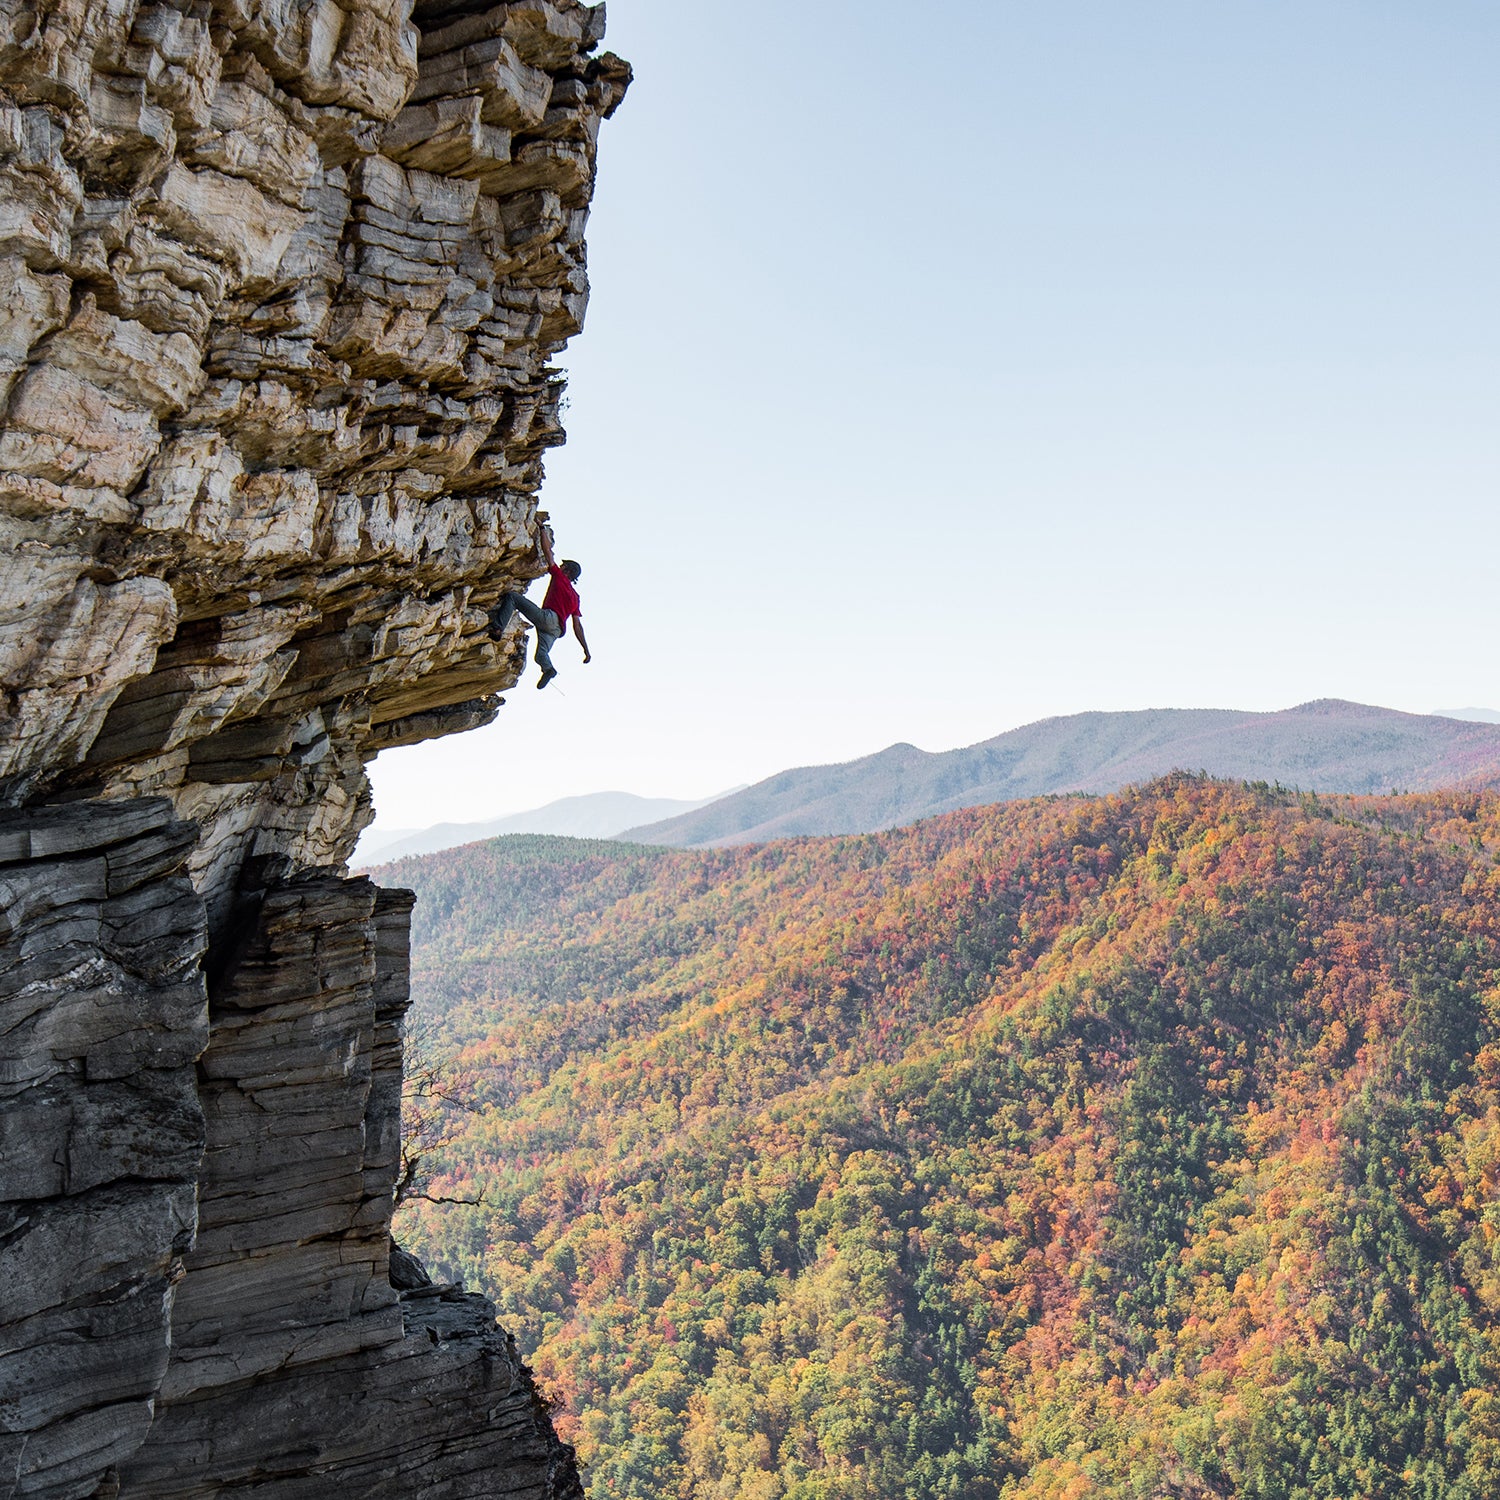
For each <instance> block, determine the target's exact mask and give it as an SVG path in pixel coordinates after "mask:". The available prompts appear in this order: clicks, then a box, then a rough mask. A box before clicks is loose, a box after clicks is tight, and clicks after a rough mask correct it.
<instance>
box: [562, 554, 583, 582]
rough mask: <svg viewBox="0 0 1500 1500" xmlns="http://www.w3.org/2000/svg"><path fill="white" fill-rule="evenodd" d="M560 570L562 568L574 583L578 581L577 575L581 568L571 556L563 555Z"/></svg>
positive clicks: (581, 570)
mask: <svg viewBox="0 0 1500 1500" xmlns="http://www.w3.org/2000/svg"><path fill="white" fill-rule="evenodd" d="M562 570H563V572H564V573H566V574H567V575H568V577H569V578H571V579H572V580H573V582H574V583H577V582H578V575H579V574H580V573H581V572H583V569H582V568H580V567H579V566H578V564H577V563H576V562H574V561H573V559H572V558H571V557H565V558H563V560H562Z"/></svg>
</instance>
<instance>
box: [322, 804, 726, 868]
mask: <svg viewBox="0 0 1500 1500" xmlns="http://www.w3.org/2000/svg"><path fill="white" fill-rule="evenodd" d="M736 790H738V788H736ZM724 795H725V794H724V793H722V792H718V793H715V795H714V796H713V797H700V798H697V799H696V800H694V799H688V798H681V797H637V796H636V795H635V793H634V792H590V793H588V794H586V795H585V796H581V797H562V798H559V799H558V800H557V801H556V802H549V803H547V804H546V805H545V806H544V807H534V808H530V809H528V810H527V811H525V812H518V813H510V814H509V815H507V816H506V817H503V818H489V819H487V820H485V821H483V822H479V823H435V824H433V826H432V827H431V828H419V829H404V830H397V831H393V833H392V835H391V836H390V837H387V838H383V839H382V838H379V837H377V838H375V839H369V838H366V839H365V840H362V841H361V845H360V847H359V848H358V849H356V850H355V853H354V858H353V859H352V860H351V861H350V863H351V864H353V865H355V866H356V867H358V868H365V867H368V866H369V865H372V864H374V863H375V862H376V861H377V860H378V861H379V863H381V864H386V863H387V862H388V861H390V860H393V859H404V858H405V857H406V856H407V855H409V854H435V853H437V851H438V850H440V849H452V848H456V847H457V846H458V845H460V844H472V843H475V842H476V841H477V840H479V839H492V838H498V837H499V836H500V835H501V834H506V833H545V834H555V835H558V836H560V837H563V838H575V839H608V838H614V837H615V835H616V834H618V833H620V832H621V830H622V829H625V828H628V827H629V826H630V825H631V824H632V823H639V822H641V821H642V820H643V819H648V818H649V819H657V820H660V819H663V818H672V817H676V816H679V815H682V814H686V813H690V812H692V811H694V810H695V809H697V808H700V807H703V806H705V805H706V804H707V803H709V802H712V801H714V800H716V798H718V797H722V796H724Z"/></svg>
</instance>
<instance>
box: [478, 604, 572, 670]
mask: <svg viewBox="0 0 1500 1500" xmlns="http://www.w3.org/2000/svg"><path fill="white" fill-rule="evenodd" d="M517 614H519V615H520V616H521V618H522V619H523V620H530V621H531V623H532V624H533V625H534V626H535V627H536V664H537V666H539V667H540V668H541V669H542V671H544V672H554V671H556V670H557V669H556V668H555V667H554V666H553V665H552V648H553V647H554V646H555V645H556V644H557V642H558V640H559V639H560V638H561V636H562V625H561V623H560V622H559V621H558V618H557V616H556V615H555V614H554V613H553V612H552V611H551V610H550V609H543V608H542V607H541V606H540V605H539V604H533V603H532V602H531V600H530V599H528V598H527V597H526V595H525V594H501V596H500V602H499V603H498V604H497V605H496V606H495V607H494V609H492V610H491V611H490V627H491V628H492V629H493V630H494V632H495V634H496V635H497V636H501V635H504V634H505V627H506V626H507V625H509V624H510V622H511V617H512V616H513V615H517Z"/></svg>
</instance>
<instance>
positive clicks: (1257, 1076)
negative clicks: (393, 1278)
mask: <svg viewBox="0 0 1500 1500" xmlns="http://www.w3.org/2000/svg"><path fill="white" fill-rule="evenodd" d="M1497 858H1500V797H1497V796H1496V794H1495V793H1493V792H1487V791H1476V792H1436V793H1429V794H1426V795H1420V796H1406V797H1363V798H1353V797H1320V796H1318V795H1316V794H1310V793H1309V794H1298V793H1292V792H1287V791H1285V790H1282V789H1280V788H1275V787H1268V786H1266V785H1264V784H1245V783H1236V782H1226V781H1214V780H1209V779H1206V778H1202V777H1192V776H1185V775H1173V776H1169V777H1166V778H1163V779H1160V780H1157V781H1155V782H1152V783H1150V784H1148V785H1146V786H1145V787H1143V788H1139V789H1127V790H1125V791H1122V792H1119V793H1117V794H1114V795H1111V796H1107V797H1102V798H1085V797H1057V798H1046V799H1037V800H1033V801H1027V802H1017V803H1007V804H1001V805H996V806H990V807H981V808H970V809H966V810H963V811H959V812H955V813H949V814H946V815H943V816H940V817H936V818H931V819H928V820H926V821H923V822H920V823H918V824H915V825H913V826H910V827H906V828H901V829H896V830H891V831H887V832H880V833H871V834H862V835H857V836H849V837H829V838H801V839H788V840H784V841H780V842H776V843H771V844H767V845H761V846H741V847H733V848H720V849H711V850H669V849H664V848H648V847H645V846H639V845H630V844H622V843H610V842H605V841H589V840H570V839H551V838H541V837H517V838H510V839H500V840H496V841H494V842H491V843H488V844H479V845H473V846H470V847H468V848H465V849H460V850H450V851H447V852H445V853H442V854H437V855H430V856H427V857H425V858H420V859H415V858H414V859H408V860H404V861H400V862H397V863H395V864H392V865H388V866H386V867H384V868H383V869H382V870H381V871H380V872H379V877H380V879H381V881H382V882H383V883H385V884H387V885H407V886H410V887H412V888H413V889H414V890H416V892H417V894H418V902H417V907H416V912H415V917H414V925H413V986H414V992H415V995H416V1005H415V1011H414V1014H416V1015H417V1016H419V1017H420V1018H421V1022H422V1025H423V1026H424V1027H425V1028H426V1029H427V1030H428V1032H429V1034H430V1035H431V1037H432V1039H433V1045H434V1046H435V1047H436V1049H437V1053H438V1054H439V1055H445V1056H446V1057H447V1059H448V1061H447V1064H446V1069H447V1071H446V1079H447V1085H446V1086H447V1087H448V1089H449V1092H450V1093H451V1094H452V1095H453V1096H454V1097H457V1098H459V1099H460V1100H462V1107H454V1108H453V1109H452V1110H451V1111H450V1113H449V1115H448V1116H447V1119H446V1121H445V1122H444V1126H443V1141H442V1144H440V1145H439V1146H438V1147H437V1148H436V1149H435V1150H434V1151H433V1152H432V1154H431V1155H430V1156H429V1158H428V1160H427V1163H426V1165H427V1167H428V1168H429V1176H428V1177H427V1179H426V1183H425V1190H426V1192H427V1194H428V1195H429V1198H430V1199H432V1200H444V1199H446V1200H470V1201H467V1202H459V1201H419V1200H418V1201H412V1202H409V1203H408V1205H407V1207H406V1208H405V1209H404V1210H403V1212H402V1214H401V1216H400V1217H399V1219H398V1224H397V1232H398V1235H399V1236H400V1237H401V1238H402V1239H403V1240H404V1241H405V1243H406V1244H407V1245H408V1246H409V1247H410V1248H412V1249H414V1250H416V1251H418V1252H419V1253H420V1254H421V1255H422V1256H423V1257H424V1258H425V1259H426V1260H427V1263H428V1265H429V1266H430V1267H431V1268H432V1270H433V1273H434V1275H437V1276H439V1277H440V1278H445V1279H449V1280H460V1279H461V1280H463V1281H465V1282H466V1283H467V1284H468V1285H469V1286H470V1287H472V1288H476V1289H479V1290H482V1291H483V1292H484V1293H485V1294H486V1295H488V1296H490V1297H493V1298H494V1299H495V1301H496V1302H497V1304H498V1305H499V1307H500V1309H501V1316H502V1319H503V1321H504V1322H505V1324H506V1326H507V1327H509V1328H510V1329H511V1330H512V1331H513V1332H514V1334H515V1336H516V1338H517V1341H518V1344H519V1346H520V1348H521V1350H522V1352H523V1353H524V1354H525V1356H526V1357H527V1358H528V1360H529V1361H530V1362H531V1363H532V1365H533V1366H534V1368H535V1370H536V1372H537V1375H538V1377H539V1379H540V1381H541V1383H542V1386H543V1388H544V1390H545V1391H546V1392H547V1393H548V1394H549V1396H550V1397H551V1398H552V1399H553V1400H554V1401H555V1402H556V1403H557V1410H556V1414H555V1416H556V1420H557V1425H558V1428H559V1432H560V1433H561V1435H562V1436H563V1437H564V1438H565V1439H566V1440H567V1441H570V1442H573V1443H576V1444H577V1447H578V1452H579V1458H580V1461H581V1464H582V1469H583V1475H584V1482H585V1486H586V1488H587V1490H588V1493H589V1494H590V1495H591V1497H593V1500H603V1497H606V1496H609V1497H638V1500H648V1497H649V1500H660V1497H669V1496H670V1497H680V1500H730V1497H754V1500H846V1497H848V1500H854V1497H861V1500H863V1497H869V1500H877V1497H878V1500H887V1497H902V1500H929V1497H930V1500H938V1497H952V1500H960V1497H962V1500H987V1497H988V1500H998V1497H1002V1496H1003V1497H1008V1500H1009V1497H1017V1500H1019V1497H1026V1500H1040V1497H1043V1496H1047V1497H1052V1496H1081V1495H1090V1496H1093V1495H1101V1496H1121V1497H1124V1496H1146V1495H1174V1496H1178V1495H1181V1496H1211V1495H1231V1494H1232V1495H1239V1496H1264V1497H1268V1500H1269V1497H1285V1496H1328V1497H1333V1496H1349V1495H1396V1494H1401V1495H1429V1496H1434V1497H1437V1496H1442V1497H1445V1500H1458V1497H1474V1500H1480V1497H1483V1496H1487V1495H1493V1494H1494V1493H1496V1492H1497V1490H1500V1400H1497V1398H1496V1395H1495V1390H1496V1386H1497V1376H1500V1326H1497V1320H1500V1260H1497V1250H1496V1246H1497V1237H1500V1201H1497V1185H1500V902H1497V895H1500V866H1497Z"/></svg>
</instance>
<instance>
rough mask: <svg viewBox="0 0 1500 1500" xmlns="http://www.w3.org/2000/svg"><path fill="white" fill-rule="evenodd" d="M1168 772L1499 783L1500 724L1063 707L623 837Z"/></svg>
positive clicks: (1344, 784)
mask: <svg viewBox="0 0 1500 1500" xmlns="http://www.w3.org/2000/svg"><path fill="white" fill-rule="evenodd" d="M1175 770H1182V771H1206V772H1208V773H1209V774H1210V775H1215V776H1226V777H1232V778H1235V779H1239V780H1245V781H1279V782H1281V783H1282V784H1283V785H1285V786H1294V787H1299V788H1301V789H1303V790H1305V791H1316V792H1353V793H1374V792H1389V791H1392V790H1399V791H1410V792H1419V791H1431V790H1434V789H1436V788H1438V787H1447V786H1492V785H1500V724H1489V723H1478V722H1474V721H1468V720H1460V719H1457V718H1442V717H1437V716H1434V715H1430V714H1407V713H1400V712H1398V711H1397V710H1395V709H1390V708H1376V707H1373V706H1371V705H1369V704H1363V703H1349V702H1346V701H1344V700H1343V699H1339V698H1319V699H1317V700H1315V701H1313V702H1311V703H1301V704H1298V705H1297V706H1296V707H1295V708H1287V709H1282V710H1280V711H1278V712H1275V713H1251V712H1248V711H1246V710H1243V709H1218V708H1147V709H1138V710H1134V711H1132V712H1127V713H1103V712H1090V713H1081V714H1068V715H1066V716H1063V717H1059V718H1052V719H1041V720H1039V721H1038V722H1036V723H1035V724H1027V725H1025V726H1023V727H1022V728H1020V729H1012V730H1008V731H1007V732H1006V733H1004V734H1000V735H996V736H995V737H994V738H993V739H989V740H984V741H982V742H981V743H980V744H977V745H968V746H966V747H964V748H963V749H960V750H946V751H940V752H928V751H923V750H919V749H917V747H916V746H914V745H908V744H897V745H889V746H887V747H886V748H885V749H884V750H880V751H878V752H876V753H875V754H873V755H867V756H865V757H863V758H862V759H860V760H852V761H847V762H845V763H843V764H841V765H831V766H804V767H801V768H799V769H797V770H791V771H782V772H780V773H779V774H777V775H775V776H772V777H770V778H768V779H767V780H765V781H761V782H757V783H756V784H755V785H754V786H751V787H746V788H745V789H744V790H743V791H740V792H736V793H733V794H732V795H730V796H727V797H723V798H720V799H719V800H718V801H716V802H711V803H709V804H708V805H707V806H704V807H701V808H699V809H698V810H696V811H694V812H690V813H685V814H682V815H680V816H677V817H673V818H668V819H665V820H662V821H659V822H656V823H649V824H644V825H642V826H640V827H636V828H631V829H629V830H627V831H626V832H625V833H624V834H623V835H622V837H625V838H628V839H632V840H635V841H637V842H640V843H649V844H671V845H677V846H683V847H706V846H710V845H715V844H744V843H758V842H761V841H763V840H765V839H772V838H784V837H789V836H793V835H798V834H827V833H868V832H872V831H873V830H875V829H878V828H891V827H894V826H896V825H897V824H901V823H910V822H913V821H915V820H916V819H917V818H924V817H931V816H933V815H934V814H936V813H942V812H951V811H953V810H954V809H955V808H960V807H974V806H977V805H980V804H983V803H987V802H1004V801H1008V800H1011V799H1013V798H1017V797H1036V796H1042V795H1045V794H1048V793H1055V792H1111V791H1114V790H1116V789H1117V788H1119V787H1122V786H1128V785H1130V784H1131V783H1134V782H1142V781H1148V780H1150V779H1151V778H1152V777H1153V776H1160V775H1163V774H1165V773H1166V772H1168V771H1175Z"/></svg>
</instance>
